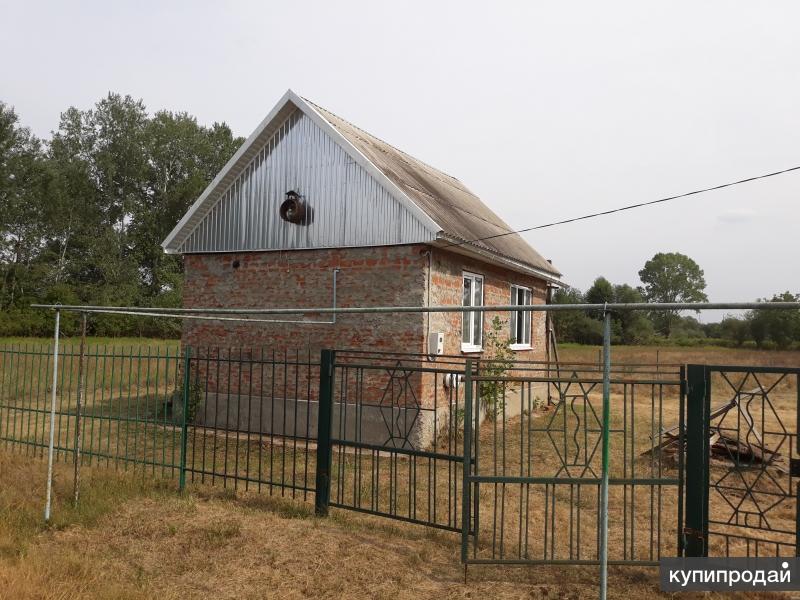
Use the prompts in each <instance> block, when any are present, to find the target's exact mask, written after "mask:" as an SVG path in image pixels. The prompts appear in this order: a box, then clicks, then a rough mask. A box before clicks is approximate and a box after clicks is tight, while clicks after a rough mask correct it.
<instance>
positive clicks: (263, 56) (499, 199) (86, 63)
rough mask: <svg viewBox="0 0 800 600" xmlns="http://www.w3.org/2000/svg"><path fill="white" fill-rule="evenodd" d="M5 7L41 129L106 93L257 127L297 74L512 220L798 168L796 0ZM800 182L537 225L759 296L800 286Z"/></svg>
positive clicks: (2, 65)
mask: <svg viewBox="0 0 800 600" xmlns="http://www.w3.org/2000/svg"><path fill="white" fill-rule="evenodd" d="M1 6H2V8H0V18H1V19H2V21H3V22H4V23H5V27H4V31H3V36H2V37H0V56H2V60H0V99H2V100H4V101H5V102H8V103H10V104H12V105H14V106H15V107H16V109H17V112H18V114H19V115H20V117H21V120H22V121H23V122H24V123H25V124H27V125H29V126H30V127H31V128H32V129H33V131H34V132H35V133H36V134H38V135H40V136H45V137H46V136H48V135H49V132H50V131H51V130H53V129H55V128H56V127H57V125H58V118H59V113H60V112H61V111H63V110H64V109H66V108H67V107H68V106H70V105H74V106H77V107H79V108H89V107H91V106H92V104H94V102H96V101H97V100H99V99H100V98H101V97H103V96H104V95H105V94H106V93H107V92H108V91H110V90H112V91H116V92H120V93H123V94H125V93H127V94H131V95H132V96H134V97H137V98H142V99H143V100H144V101H145V103H146V104H147V106H148V108H149V109H150V110H151V111H154V110H157V109H161V108H167V109H173V110H186V111H188V112H190V113H192V114H194V115H195V116H197V118H198V119H199V121H200V122H201V123H207V124H210V123H211V122H213V121H226V122H227V123H229V124H230V125H231V127H232V128H233V130H234V131H235V132H236V133H237V134H240V135H244V136H246V135H249V133H250V132H251V131H252V130H253V129H254V128H255V126H256V125H257V124H258V123H259V121H260V120H261V119H262V118H263V117H264V116H265V115H266V113H267V112H268V111H269V109H270V108H271V107H272V105H273V104H274V103H275V102H276V101H277V100H278V99H279V98H280V96H281V95H282V94H283V92H285V91H286V89H287V88H292V89H293V90H295V91H296V92H298V93H299V94H301V95H303V96H306V97H308V98H310V99H311V100H314V101H315V102H317V103H318V104H320V105H322V106H324V107H326V108H328V109H330V110H332V111H333V112H335V113H337V114H339V115H340V116H342V117H344V118H346V119H348V120H350V121H352V122H354V123H355V124H357V125H358V126H360V127H362V128H364V129H366V130H367V131H369V132H371V133H373V134H375V135H377V136H378V137H380V138H382V139H385V140H386V141H388V142H390V143H392V144H394V145H395V146H398V147H399V148H401V149H403V150H405V151H407V152H409V153H410V154H413V155H415V156H417V157H418V158H420V159H422V160H424V161H426V162H428V163H430V164H432V165H434V166H436V167H438V168H440V169H442V170H443V171H446V172H448V173H450V174H451V175H454V176H455V177H458V178H459V179H461V180H462V181H463V182H464V183H466V185H467V186H469V187H470V188H471V189H472V190H473V191H475V192H476V193H477V194H478V195H479V196H481V198H483V199H484V200H485V201H486V202H487V204H489V206H491V207H492V208H493V209H494V210H496V211H497V212H498V213H499V214H500V215H501V216H502V217H503V218H504V219H505V220H506V221H507V222H508V223H510V224H511V225H512V226H514V227H526V226H531V225H537V224H541V223H546V222H550V221H553V220H559V219H562V218H567V217H572V216H578V215H581V214H584V213H587V212H593V211H597V210H602V209H606V208H612V207H615V206H620V205H624V204H630V203H634V202H641V201H646V200H652V199H656V198H660V197H663V196H667V195H672V194H676V193H681V192H686V191H691V190H693V189H696V188H700V187H707V186H711V185H715V184H719V183H725V182H727V181H732V180H735V179H740V178H744V177H747V176H752V175H757V174H761V173H766V172H769V171H774V170H779V169H783V168H787V167H792V166H796V165H800V34H798V31H799V29H798V23H800V2H790V1H787V2H778V1H771V2H733V1H730V0H724V1H719V2H696V1H695V2H688V1H687V2H669V3H667V2H663V3H658V4H656V3H653V2H641V1H631V2H603V3H599V2H569V3H566V2H561V3H543V2H515V3H510V2H509V3H503V2H493V3H489V2H485V1H484V2H465V1H460V2H432V1H430V0H429V1H427V2H419V3H414V2H394V3H382V2H375V1H374V0H373V1H372V2H363V3H359V2H310V3H303V2H292V3H288V2H275V3H267V2H238V3H234V2H230V3H223V2H219V1H218V2H148V1H144V0H140V1H138V2H127V3H126V2H108V1H107V0H106V1H104V2H95V1H91V2H90V1H85V2H71V3H66V2H36V1H32V0H28V1H26V2H18V1H13V2H11V1H7V0H3V1H2V4H1ZM798 199H800V172H796V173H793V174H787V175H782V176H779V177H776V178H773V179H770V180H765V181H761V182H756V183H751V184H745V185H742V186H739V187H737V188H734V189H730V190H724V191H719V192H712V193H709V194H704V195H699V196H694V197H690V198H688V199H686V200H679V201H675V202H672V203H668V204H665V205H661V206H658V207H653V208H646V209H641V210H637V211H633V212H630V213H627V214H621V215H615V216H611V217H604V218H599V219H596V220H592V221H588V222H585V223H581V224H574V225H566V226H561V227H558V228H553V229H550V230H544V231H540V232H534V233H531V234H526V235H525V237H526V239H528V241H530V242H531V243H532V244H533V245H534V246H535V247H536V248H537V249H539V250H540V251H541V252H542V253H543V254H544V255H545V256H546V257H548V258H552V259H553V261H554V263H555V264H556V265H557V266H558V267H559V268H560V269H561V270H562V271H563V272H564V275H565V279H566V280H567V281H568V282H570V283H572V284H573V285H576V286H578V287H581V288H583V289H585V288H586V287H587V286H588V285H590V284H591V281H592V280H593V279H594V277H595V276H597V275H601V274H602V275H605V276H606V277H608V278H609V279H610V280H612V281H613V282H615V283H616V282H619V283H622V282H627V283H631V284H634V285H635V284H638V283H639V282H638V275H637V272H638V270H639V269H640V268H641V267H642V265H643V264H644V262H645V261H646V260H647V259H648V258H650V257H651V256H652V255H653V254H654V253H656V252H659V251H677V252H683V253H686V254H688V255H689V256H691V257H692V258H694V259H695V260H696V261H697V262H698V263H699V264H700V266H701V267H703V269H704V270H705V273H706V280H707V281H708V289H707V292H708V294H709V298H710V299H711V300H715V301H739V300H741V301H744V300H753V299H755V298H757V297H763V296H767V295H772V293H774V292H780V291H783V290H786V289H790V290H791V291H793V292H800V260H799V259H800V251H799V250H798V226H800V204H798ZM719 316H720V315H713V316H712V315H709V317H712V318H715V319H716V318H718V317H719Z"/></svg>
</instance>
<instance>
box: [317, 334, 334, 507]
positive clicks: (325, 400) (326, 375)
mask: <svg viewBox="0 0 800 600" xmlns="http://www.w3.org/2000/svg"><path fill="white" fill-rule="evenodd" d="M335 362H336V351H335V350H323V351H322V354H321V355H320V361H319V410H318V411H317V478H316V486H315V493H314V512H315V513H316V514H317V516H320V517H326V516H328V505H329V503H330V496H331V423H332V421H333V372H334V365H335Z"/></svg>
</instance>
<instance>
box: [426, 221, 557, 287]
mask: <svg viewBox="0 0 800 600" xmlns="http://www.w3.org/2000/svg"><path fill="white" fill-rule="evenodd" d="M431 244H432V245H433V246H435V247H437V248H441V249H444V250H448V251H450V252H455V253H457V254H463V255H465V256H470V257H472V258H477V259H478V260H481V261H483V262H486V263H489V264H493V265H497V266H500V267H504V268H506V269H510V270H512V271H516V272H517V273H522V274H524V275H531V276H533V277H537V278H539V279H543V280H544V281H547V282H548V283H553V284H556V285H559V286H563V285H565V284H564V282H563V281H562V280H561V275H560V274H556V273H549V272H547V271H545V270H544V269H539V268H536V267H533V266H531V265H529V264H526V263H524V262H522V261H519V260H515V259H513V258H510V257H508V256H504V255H502V254H499V253H497V252H493V251H491V250H488V249H486V248H480V247H478V246H476V245H474V244H470V243H468V242H466V243H465V242H463V241H462V240H458V239H456V238H454V237H451V236H448V235H447V234H445V233H439V236H438V237H437V238H436V240H434V241H433V242H432V243H431Z"/></svg>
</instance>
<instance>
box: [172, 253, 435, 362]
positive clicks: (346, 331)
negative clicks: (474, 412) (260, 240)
mask: <svg viewBox="0 0 800 600" xmlns="http://www.w3.org/2000/svg"><path fill="white" fill-rule="evenodd" d="M423 248H424V247H422V246H389V247H378V248H345V249H336V250H294V251H288V252H243V253H224V254H222V253H220V254H188V255H186V257H185V269H186V281H185V287H184V306H186V307H204V308H205V307H227V308H253V307H261V308H277V307H281V308H283V307H294V306H297V307H317V306H320V307H329V306H331V300H332V294H333V289H332V284H333V274H332V271H333V269H335V268H338V269H340V271H339V273H338V276H337V278H338V281H337V296H338V298H337V304H338V306H340V307H348V306H420V305H422V303H423V301H424V297H423V293H424V288H425V283H424V282H425V268H426V265H427V258H426V257H425V256H421V255H420V251H421V250H422V249H423ZM235 261H238V262H239V267H238V268H234V267H233V264H234V262H235ZM260 318H265V319H272V318H275V319H295V318H298V317H297V316H295V315H286V316H275V317H270V316H266V317H260ZM306 318H307V319H311V320H321V321H327V320H330V318H331V317H330V315H317V316H307V317H306ZM423 321H424V317H423V315H422V314H411V313H409V314H396V315H386V314H375V315H338V316H337V318H336V324H334V325H297V324H277V323H276V324H271V323H258V324H241V323H225V322H212V321H188V322H187V323H186V325H185V326H184V330H183V342H184V344H190V345H214V346H222V347H227V346H235V347H239V346H244V347H255V348H257V347H260V346H266V347H268V348H270V349H272V348H274V349H276V350H278V351H282V350H283V349H286V348H289V349H292V350H294V349H296V348H306V347H309V346H310V347H311V349H312V350H319V349H320V348H365V349H371V350H391V351H405V352H421V351H422V335H423V330H422V326H423Z"/></svg>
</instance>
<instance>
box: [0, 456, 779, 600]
mask: <svg viewBox="0 0 800 600" xmlns="http://www.w3.org/2000/svg"><path fill="white" fill-rule="evenodd" d="M44 474H45V465H44V463H43V462H42V461H40V460H38V459H37V460H34V459H31V458H26V457H24V456H18V455H10V454H8V453H5V452H3V453H0V481H1V482H2V486H3V487H2V490H0V518H1V520H2V523H1V524H0V597H2V598H9V599H12V598H13V599H21V600H27V599H48V600H50V599H52V600H55V599H68V598H69V599H72V598H93V599H95V598H96V599H112V598H114V599H117V598H121V599H143V598H158V599H159V600H170V599H172V598H218V599H223V598H392V599H397V598H400V599H403V598H409V599H410V598H414V599H420V598H437V599H443V598H545V599H546V598H553V599H559V600H561V599H572V598H575V599H583V598H596V597H597V569H596V568H595V567H525V568H518V567H505V568H498V567H474V566H473V567H470V569H469V573H468V579H467V583H466V584H465V583H464V569H463V567H462V565H461V564H460V561H459V539H458V536H457V535H456V534H452V533H446V532H439V531H433V530H429V529H427V528H423V527H419V526H414V525H406V524H403V523H398V522H393V521H390V520H387V519H380V518H375V517H368V516H363V515H360V514H356V513H349V512H345V511H333V512H332V515H331V516H330V517H329V518H325V519H323V518H316V517H314V516H313V515H312V512H311V506H310V505H309V504H305V505H301V504H292V503H290V502H288V501H283V500H278V499H272V498H269V497H265V496H263V495H262V496H257V495H254V494H243V493H239V494H236V495H234V494H233V493H231V492H221V491H218V490H217V491H205V490H196V489H195V490H193V491H192V492H191V493H189V494H186V495H179V494H178V493H176V491H175V490H174V483H172V482H169V483H160V482H158V481H152V480H151V481H144V482H142V481H136V480H133V479H132V478H131V477H130V475H122V474H116V473H114V472H113V471H93V470H87V472H86V474H85V478H84V479H85V482H84V486H83V496H82V500H81V505H80V508H79V509H74V508H72V507H71V506H70V502H69V496H70V492H71V478H70V472H69V468H68V466H66V465H59V468H58V469H57V471H56V487H55V491H56V505H55V508H54V520H53V524H52V525H51V526H50V527H44V526H43V525H42V522H41V521H42V518H41V509H42V502H43V498H44V493H43V492H44V489H43V488H44V486H43V481H44ZM656 577H657V573H656V571H655V570H654V569H633V568H613V569H612V570H611V573H610V588H609V592H610V593H609V597H611V598H627V599H630V598H645V597H650V598H656V597H668V596H667V595H662V594H660V593H659V592H658V585H657V579H656ZM681 597H687V598H691V597H692V595H689V594H687V595H681ZM697 597H699V596H697ZM704 597H706V598H708V597H714V596H704ZM724 597H725V598H737V597H739V598H744V597H752V596H745V595H739V596H737V595H735V594H726V595H725V596H724ZM762 597H764V598H769V597H773V598H779V597H782V596H779V595H772V596H767V595H765V596H762ZM720 598H722V596H720Z"/></svg>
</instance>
